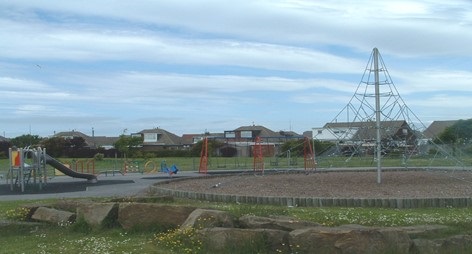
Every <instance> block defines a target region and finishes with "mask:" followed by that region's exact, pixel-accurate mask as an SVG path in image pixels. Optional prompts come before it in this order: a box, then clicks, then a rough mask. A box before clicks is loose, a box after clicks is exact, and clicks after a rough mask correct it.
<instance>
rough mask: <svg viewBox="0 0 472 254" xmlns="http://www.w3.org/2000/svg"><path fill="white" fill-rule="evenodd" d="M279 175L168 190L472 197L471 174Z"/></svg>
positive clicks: (179, 184) (219, 179) (193, 182)
mask: <svg viewBox="0 0 472 254" xmlns="http://www.w3.org/2000/svg"><path fill="white" fill-rule="evenodd" d="M381 176H382V183H381V184H377V172H321V173H311V174H308V175H305V174H303V173H278V174H265V175H263V176H261V175H258V176H255V175H253V174H239V175H233V176H215V177H202V178H200V179H189V180H182V181H173V182H170V183H167V184H163V185H161V186H162V187H164V188H169V189H178V190H187V191H194V192H202V193H221V194H236V195H248V196H288V197H330V198H334V197H336V198H431V197H437V198H446V197H448V198H450V197H471V196H472V174H471V173H470V172H457V171H454V172H436V171H394V172H382V175H381Z"/></svg>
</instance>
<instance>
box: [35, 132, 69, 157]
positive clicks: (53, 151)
mask: <svg viewBox="0 0 472 254" xmlns="http://www.w3.org/2000/svg"><path fill="white" fill-rule="evenodd" d="M66 144H67V141H66V140H65V139H64V138H63V137H52V138H48V139H44V140H43V141H42V142H41V146H42V147H44V148H46V153H47V154H49V155H51V156H53V157H61V156H63V155H64V148H65V146H66Z"/></svg>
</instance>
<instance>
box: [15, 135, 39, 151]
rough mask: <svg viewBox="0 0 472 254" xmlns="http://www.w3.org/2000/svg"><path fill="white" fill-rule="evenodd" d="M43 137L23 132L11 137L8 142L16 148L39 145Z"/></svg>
mask: <svg viewBox="0 0 472 254" xmlns="http://www.w3.org/2000/svg"><path fill="white" fill-rule="evenodd" d="M42 140H43V139H42V138H41V137H39V136H38V135H31V134H25V135H21V136H18V137H16V138H12V139H11V140H10V143H11V144H12V146H16V147H18V148H22V147H27V146H34V145H39V144H40V143H41V141H42Z"/></svg>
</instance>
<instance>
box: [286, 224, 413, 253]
mask: <svg viewBox="0 0 472 254" xmlns="http://www.w3.org/2000/svg"><path fill="white" fill-rule="evenodd" d="M290 244H291V245H292V246H299V249H298V250H297V251H299V252H301V253H316V252H318V253H408V252H409V248H410V244H411V243H410V238H409V237H408V235H407V234H406V233H405V232H403V231H401V230H398V229H395V228H370V227H362V226H360V227H358V228H354V227H350V228H349V227H345V228H343V227H334V228H332V227H314V228H305V229H296V230H294V231H292V232H290Z"/></svg>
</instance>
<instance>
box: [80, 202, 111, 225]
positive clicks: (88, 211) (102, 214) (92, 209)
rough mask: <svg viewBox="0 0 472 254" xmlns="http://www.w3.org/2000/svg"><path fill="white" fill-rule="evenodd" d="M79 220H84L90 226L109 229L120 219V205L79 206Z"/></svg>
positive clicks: (93, 204)
mask: <svg viewBox="0 0 472 254" xmlns="http://www.w3.org/2000/svg"><path fill="white" fill-rule="evenodd" d="M76 209H77V218H80V219H84V220H85V222H87V223H88V224H89V225H90V226H93V227H107V226H110V225H111V224H113V222H115V221H116V220H117V219H118V204H116V203H87V204H80V205H79V206H77V208H76Z"/></svg>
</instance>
